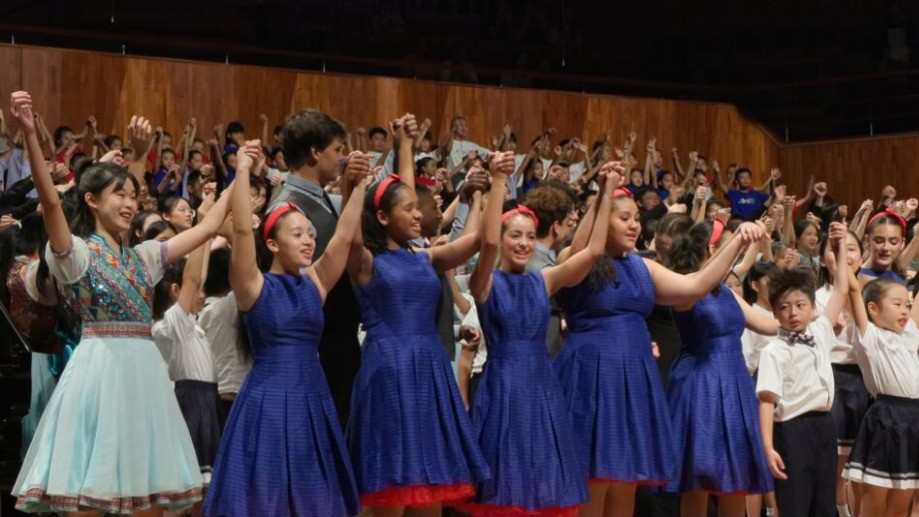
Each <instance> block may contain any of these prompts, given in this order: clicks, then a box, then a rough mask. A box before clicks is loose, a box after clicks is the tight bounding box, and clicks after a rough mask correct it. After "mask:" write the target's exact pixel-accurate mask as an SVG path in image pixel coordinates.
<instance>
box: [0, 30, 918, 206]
mask: <svg viewBox="0 0 919 517" xmlns="http://www.w3.org/2000/svg"><path fill="white" fill-rule="evenodd" d="M22 88H25V89H27V90H29V91H30V92H32V94H33V96H34V98H35V102H36V106H37V109H38V111H39V112H40V113H41V114H42V115H44V116H45V117H46V119H47V121H48V124H49V127H50V128H51V129H52V130H53V128H54V126H55V125H57V124H58V123H61V124H67V125H70V126H71V127H74V128H78V127H79V126H81V125H82V124H83V123H84V122H85V120H86V118H87V116H88V115H90V114H92V115H95V117H96V118H97V120H98V122H99V125H98V128H99V131H100V132H101V133H116V134H121V135H123V134H124V132H125V126H126V124H127V122H128V120H129V119H130V117H131V115H132V114H134V113H139V114H143V115H145V116H147V117H148V118H150V119H151V120H152V121H153V122H154V125H161V126H162V127H163V128H164V129H166V130H167V131H170V132H171V133H173V135H175V136H178V135H179V134H180V133H181V131H182V128H183V127H184V125H185V123H186V122H187V121H188V119H189V117H192V116H194V117H196V118H197V119H198V121H199V136H202V137H204V138H208V137H210V135H211V134H212V132H213V129H212V128H213V126H214V125H215V124H218V123H223V124H225V123H226V122H228V121H231V120H239V121H241V122H242V123H243V124H244V125H245V126H246V129H247V132H246V133H247V135H250V137H255V136H256V134H257V132H258V129H259V128H260V123H259V115H260V114H261V113H265V114H267V115H268V117H269V121H270V122H269V123H270V125H271V127H273V126H274V125H276V124H280V123H281V122H282V121H283V119H284V117H285V116H286V115H288V114H290V113H292V112H296V111H299V110H302V109H305V108H316V109H320V110H323V111H327V112H329V113H331V114H332V115H333V116H335V117H337V118H338V119H340V120H341V121H343V122H344V123H345V124H347V125H348V127H349V128H350V129H354V128H356V127H359V126H362V127H365V128H368V129H369V128H370V127H373V126H376V125H382V123H383V122H385V121H388V120H390V119H392V118H394V117H396V116H398V115H401V114H402V113H404V112H406V111H412V112H413V113H416V114H417V115H418V116H419V117H420V118H424V117H428V118H430V119H431V120H432V121H433V122H434V126H433V132H434V136H435V138H440V137H441V136H442V135H443V134H444V133H445V132H446V131H447V129H448V126H449V123H450V119H451V118H452V117H454V116H457V115H463V116H465V117H466V118H467V120H468V121H469V127H470V136H471V138H472V139H473V140H475V141H477V142H479V143H480V144H482V145H486V146H487V145H488V142H489V141H490V139H491V135H493V134H496V133H497V132H498V131H500V128H501V127H502V126H503V125H504V124H505V123H510V124H512V125H513V126H514V129H515V131H516V133H517V135H518V137H519V140H520V142H521V144H522V145H526V144H528V143H529V142H530V141H531V140H532V139H533V138H535V137H536V136H537V135H538V134H539V133H540V132H541V131H542V130H543V129H544V128H546V127H549V126H554V127H556V128H558V131H559V135H561V136H565V137H567V136H579V137H580V138H581V139H583V140H584V141H586V142H590V141H592V140H593V139H596V138H598V137H599V136H600V135H601V134H602V133H603V132H604V131H606V130H611V131H612V132H613V137H614V140H615V141H616V142H621V141H622V140H623V139H624V138H625V136H626V135H627V134H628V132H629V131H631V130H635V131H636V132H637V133H638V134H639V135H640V136H639V143H638V145H637V151H638V154H639V156H640V157H643V155H644V146H645V141H646V138H647V137H648V136H651V135H654V136H656V137H657V138H658V142H659V145H660V147H661V148H662V150H664V152H665V154H667V155H669V149H670V148H671V147H677V148H678V149H679V150H680V152H681V154H682V156H683V157H684V161H685V159H686V158H685V157H686V153H687V152H688V151H690V150H698V151H699V152H701V153H703V154H705V155H707V156H708V157H709V158H710V159H717V160H719V161H720V162H721V163H722V164H723V166H726V164H728V163H730V162H736V161H742V162H744V163H745V164H747V165H748V166H749V167H750V168H751V169H753V171H754V173H755V175H756V177H757V178H758V180H760V179H762V178H763V177H765V175H766V174H768V170H769V168H770V167H772V166H775V165H776V164H778V165H779V166H780V167H782V169H783V171H784V174H785V182H787V183H788V185H789V187H790V191H792V192H800V193H802V194H803V192H801V190H802V189H803V188H804V187H805V185H806V182H807V177H808V176H809V175H810V174H811V173H813V174H815V175H816V176H817V177H818V178H819V179H823V180H826V181H828V182H830V184H831V187H830V189H831V194H834V195H836V197H838V198H840V199H842V200H845V201H847V202H849V203H850V204H853V203H856V202H857V201H858V200H861V199H862V198H863V197H864V196H865V195H872V196H875V197H876V196H877V193H878V192H879V191H880V189H881V188H882V187H883V186H884V185H885V184H887V183H891V184H893V185H894V186H896V187H897V188H898V189H900V190H901V191H903V192H904V193H910V192H909V189H908V188H907V185H906V184H905V178H908V177H915V175H916V173H919V170H917V169H919V136H898V137H894V138H878V139H872V140H853V141H844V142H838V143H825V144H808V145H796V146H782V145H780V144H779V143H777V142H776V140H775V139H774V138H773V137H772V136H771V135H770V134H768V133H767V132H766V131H765V130H764V129H763V128H761V127H760V126H759V125H758V124H756V123H755V122H752V121H750V120H747V119H745V118H744V117H743V116H742V115H741V114H740V113H739V112H738V111H737V109H736V108H734V107H733V106H730V105H726V104H715V103H706V102H693V101H672V100H662V99H646V98H631V97H618V96H607V95H592V94H579V93H567V92H556V91H545V90H528V89H517V88H498V87H484V86H483V87H480V86H470V85H457V84H449V83H437V82H430V81H417V80H410V79H393V78H385V77H368V76H350V75H336V74H323V73H319V72H307V71H294V70H285V69H276V68H265V67H258V66H246V65H232V64H231V65H227V64H213V63H202V62H192V61H179V60H167V59H152V58H140V57H131V56H122V55H117V54H103V53H97V52H82V51H74V50H61V49H51V48H37V47H27V46H20V45H16V46H11V45H0V93H2V94H3V95H8V93H9V92H11V91H13V90H16V89H22ZM2 105H3V106H6V101H4V102H3V104H2ZM4 111H6V109H5V108H4ZM202 133H203V134H202ZM668 162H669V160H668ZM668 165H669V164H668ZM866 193H867V194H866ZM910 194H911V195H912V193H910ZM915 194H919V192H916V193H915Z"/></svg>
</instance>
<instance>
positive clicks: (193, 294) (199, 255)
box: [176, 240, 211, 314]
mask: <svg viewBox="0 0 919 517" xmlns="http://www.w3.org/2000/svg"><path fill="white" fill-rule="evenodd" d="M210 254H211V243H210V240H208V241H207V242H205V243H204V244H202V245H201V246H198V249H196V250H195V251H193V252H192V253H191V255H189V256H188V261H186V262H185V269H183V270H182V287H181V288H180V289H179V299H178V300H177V301H176V303H178V304H179V307H181V308H182V311H184V312H185V313H186V314H197V313H198V304H197V300H198V293H200V292H201V286H202V285H203V284H204V281H203V278H204V267H205V265H206V264H207V259H208V257H209V256H210Z"/></svg>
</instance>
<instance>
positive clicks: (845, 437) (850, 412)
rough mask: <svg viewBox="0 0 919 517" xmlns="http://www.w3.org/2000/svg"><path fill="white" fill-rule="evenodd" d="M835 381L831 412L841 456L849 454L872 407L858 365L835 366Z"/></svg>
mask: <svg viewBox="0 0 919 517" xmlns="http://www.w3.org/2000/svg"><path fill="white" fill-rule="evenodd" d="M833 380H834V381H835V383H836V395H835V397H834V400H833V409H832V410H831V411H830V412H831V413H832V414H833V420H834V421H835V422H836V443H837V446H838V448H839V454H848V453H849V450H850V449H851V448H852V444H854V443H855V437H856V436H858V429H859V427H861V425H862V420H864V418H865V413H866V412H868V408H869V407H870V406H871V395H869V394H868V390H867V389H865V380H864V379H863V378H862V370H861V369H860V368H859V367H858V365H856V364H834V365H833Z"/></svg>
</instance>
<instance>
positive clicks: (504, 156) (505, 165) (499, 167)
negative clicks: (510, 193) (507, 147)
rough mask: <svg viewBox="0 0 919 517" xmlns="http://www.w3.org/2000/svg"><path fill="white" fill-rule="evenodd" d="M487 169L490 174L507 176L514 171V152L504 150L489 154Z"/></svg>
mask: <svg viewBox="0 0 919 517" xmlns="http://www.w3.org/2000/svg"><path fill="white" fill-rule="evenodd" d="M488 170H489V171H490V172H491V174H492V175H493V176H494V175H498V174H501V175H503V176H509V175H511V174H513V173H514V153H512V152H510V151H505V152H501V153H493V154H492V155H490V156H489V162H488Z"/></svg>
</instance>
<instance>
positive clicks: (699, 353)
mask: <svg viewBox="0 0 919 517" xmlns="http://www.w3.org/2000/svg"><path fill="white" fill-rule="evenodd" d="M720 224H721V223H720V221H719V222H717V223H715V228H714V231H713V226H712V224H711V223H699V224H696V225H695V226H693V227H692V228H690V229H689V231H688V232H687V233H685V234H682V235H679V236H677V238H676V239H674V242H673V246H672V247H671V251H670V259H669V261H668V265H669V267H670V268H671V269H672V270H673V271H675V272H677V273H680V274H691V273H694V272H696V271H698V270H699V269H700V268H701V267H702V266H703V264H704V263H705V262H706V261H707V260H710V255H709V251H710V250H712V249H714V246H715V244H716V243H717V241H718V234H717V233H718V229H719V226H720ZM673 319H674V322H675V323H676V326H677V329H678V330H679V332H680V338H681V341H682V343H683V348H682V350H680V355H679V356H678V357H677V359H676V360H675V361H674V362H673V365H672V366H671V368H670V384H669V389H668V392H667V402H668V403H669V406H670V415H671V421H672V423H673V437H674V444H675V446H676V462H677V465H678V471H677V477H676V478H675V479H673V480H672V481H671V482H670V483H668V484H667V486H666V490H667V491H671V492H680V493H682V494H683V496H682V498H681V505H680V514H681V515H684V516H694V515H705V514H706V511H707V509H708V497H709V495H717V496H719V497H718V514H719V515H721V516H725V517H732V516H734V517H743V515H744V513H745V511H746V508H745V497H744V496H745V495H748V494H765V493H769V492H772V491H773V485H772V475H771V473H770V472H769V468H768V466H767V465H766V458H765V455H764V453H763V447H762V441H761V440H762V439H761V437H760V427H759V403H758V402H757V400H756V393H755V390H754V385H753V381H752V379H751V378H750V374H749V373H748V370H747V366H746V362H745V361H744V356H743V344H742V343H741V336H742V335H743V332H744V328H745V327H746V328H749V329H750V330H752V331H753V332H756V333H758V334H763V335H769V336H772V335H775V334H776V332H777V331H778V322H777V321H776V320H775V319H774V318H771V317H768V316H765V315H763V314H761V313H759V312H757V311H756V310H754V309H753V308H752V307H751V306H750V305H748V304H747V303H746V302H745V301H744V300H743V299H742V298H740V297H739V296H737V295H736V294H735V293H734V292H732V291H731V290H730V289H728V288H727V287H725V286H724V285H719V286H718V287H716V288H715V290H714V291H712V292H710V293H709V294H707V295H706V296H705V297H704V298H702V299H701V300H698V301H695V302H691V303H685V304H678V305H675V306H674V308H673Z"/></svg>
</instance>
